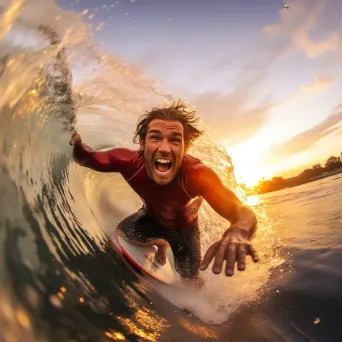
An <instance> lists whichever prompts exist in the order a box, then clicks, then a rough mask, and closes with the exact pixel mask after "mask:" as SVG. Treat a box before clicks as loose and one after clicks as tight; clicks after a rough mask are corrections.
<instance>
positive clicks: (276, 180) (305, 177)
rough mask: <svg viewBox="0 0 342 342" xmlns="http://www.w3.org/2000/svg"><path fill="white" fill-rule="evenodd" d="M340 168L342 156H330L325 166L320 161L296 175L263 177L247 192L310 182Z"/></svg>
mask: <svg viewBox="0 0 342 342" xmlns="http://www.w3.org/2000/svg"><path fill="white" fill-rule="evenodd" d="M338 168H342V160H341V157H335V156H330V157H329V158H328V159H327V160H326V162H325V164H324V166H322V165H321V164H320V163H319V164H315V165H313V166H312V167H311V168H310V169H305V170H304V171H302V172H301V173H300V174H299V175H297V176H295V177H290V178H283V177H273V178H272V179H269V180H265V179H264V178H262V179H261V180H260V181H259V183H258V184H257V185H256V186H254V187H250V188H248V189H247V193H248V194H249V195H256V194H264V193H267V192H271V191H276V190H280V189H284V188H287V187H292V186H296V185H300V184H304V183H308V182H310V181H313V180H316V179H318V178H320V177H321V176H324V173H329V172H331V171H333V170H335V169H338ZM341 172H342V170H341Z"/></svg>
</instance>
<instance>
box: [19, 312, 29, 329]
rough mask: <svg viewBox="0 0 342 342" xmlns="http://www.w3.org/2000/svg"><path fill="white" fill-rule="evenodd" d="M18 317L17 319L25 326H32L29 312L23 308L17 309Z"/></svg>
mask: <svg viewBox="0 0 342 342" xmlns="http://www.w3.org/2000/svg"><path fill="white" fill-rule="evenodd" d="M16 317H17V321H18V322H19V324H20V325H21V326H22V327H23V328H26V329H28V328H29V327H30V326H31V324H30V319H29V317H28V315H27V313H26V312H25V311H24V310H23V309H18V310H17V312H16Z"/></svg>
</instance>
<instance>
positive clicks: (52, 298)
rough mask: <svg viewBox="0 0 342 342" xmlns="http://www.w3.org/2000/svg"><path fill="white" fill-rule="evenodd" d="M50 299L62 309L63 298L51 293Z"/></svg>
mask: <svg viewBox="0 0 342 342" xmlns="http://www.w3.org/2000/svg"><path fill="white" fill-rule="evenodd" d="M49 299H50V303H51V304H52V305H53V306H55V307H56V308H59V309H60V308H61V307H62V306H63V304H62V302H61V300H60V299H59V298H58V297H57V296H56V295H51V296H50V298H49Z"/></svg>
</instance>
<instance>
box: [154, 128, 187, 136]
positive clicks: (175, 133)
mask: <svg viewBox="0 0 342 342" xmlns="http://www.w3.org/2000/svg"><path fill="white" fill-rule="evenodd" d="M147 134H162V132H161V131H159V130H158V129H151V130H150V131H148V133H147ZM171 135H176V136H179V137H183V134H182V133H179V132H172V133H171Z"/></svg>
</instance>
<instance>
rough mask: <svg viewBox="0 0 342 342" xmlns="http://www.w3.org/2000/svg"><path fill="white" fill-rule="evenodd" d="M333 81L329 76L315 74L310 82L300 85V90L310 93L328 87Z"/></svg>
mask: <svg viewBox="0 0 342 342" xmlns="http://www.w3.org/2000/svg"><path fill="white" fill-rule="evenodd" d="M333 83H334V79H333V78H332V77H330V76H325V75H317V76H315V79H314V80H313V82H312V83H309V84H306V85H304V86H302V88H301V92H304V93H311V92H320V91H324V90H326V89H328V88H329V87H331V86H332V85H333Z"/></svg>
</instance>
